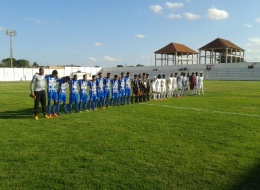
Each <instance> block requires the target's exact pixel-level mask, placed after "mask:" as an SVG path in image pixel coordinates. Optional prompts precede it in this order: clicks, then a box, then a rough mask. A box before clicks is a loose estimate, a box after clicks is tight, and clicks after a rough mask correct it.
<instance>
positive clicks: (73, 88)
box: [69, 74, 79, 113]
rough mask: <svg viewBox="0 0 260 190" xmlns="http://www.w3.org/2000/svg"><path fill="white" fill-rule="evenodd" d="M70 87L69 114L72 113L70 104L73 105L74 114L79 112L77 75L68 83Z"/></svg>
mask: <svg viewBox="0 0 260 190" xmlns="http://www.w3.org/2000/svg"><path fill="white" fill-rule="evenodd" d="M69 86H70V102H69V103H70V113H71V112H72V104H73V103H75V107H76V112H77V113H78V112H79V105H78V104H79V81H78V76H77V74H75V75H73V78H72V79H71V80H70V81H69Z"/></svg>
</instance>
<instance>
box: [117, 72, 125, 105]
mask: <svg viewBox="0 0 260 190" xmlns="http://www.w3.org/2000/svg"><path fill="white" fill-rule="evenodd" d="M118 82H119V99H120V103H121V105H125V73H124V72H122V73H121V77H120V79H119V81H118Z"/></svg>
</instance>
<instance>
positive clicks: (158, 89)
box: [155, 74, 162, 100]
mask: <svg viewBox="0 0 260 190" xmlns="http://www.w3.org/2000/svg"><path fill="white" fill-rule="evenodd" d="M161 83H162V76H161V75H160V74H159V75H158V76H157V80H156V83H155V86H156V93H157V96H158V97H157V99H158V100H160V99H161V92H162V84H161Z"/></svg>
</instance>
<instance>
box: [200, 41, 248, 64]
mask: <svg viewBox="0 0 260 190" xmlns="http://www.w3.org/2000/svg"><path fill="white" fill-rule="evenodd" d="M202 51H204V54H203V55H202ZM244 55H245V50H243V49H242V48H240V47H238V46H237V45H235V44H233V43H232V42H230V41H228V40H225V39H221V38H217V39H215V40H213V41H212V42H210V43H208V44H207V45H205V46H203V47H201V48H199V62H200V64H201V63H204V64H206V63H209V64H215V63H237V62H239V63H240V62H244ZM203 58H204V62H203V61H201V60H202V59H203Z"/></svg>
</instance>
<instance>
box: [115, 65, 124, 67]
mask: <svg viewBox="0 0 260 190" xmlns="http://www.w3.org/2000/svg"><path fill="white" fill-rule="evenodd" d="M116 67H124V66H123V65H117V66H116Z"/></svg>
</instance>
